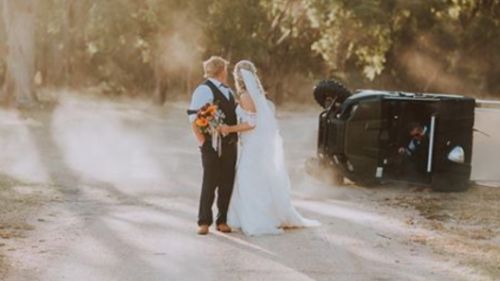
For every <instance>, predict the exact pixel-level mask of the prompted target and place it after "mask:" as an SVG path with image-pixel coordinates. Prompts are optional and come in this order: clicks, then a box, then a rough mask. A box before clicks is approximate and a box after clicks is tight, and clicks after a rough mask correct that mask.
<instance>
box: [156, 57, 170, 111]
mask: <svg viewBox="0 0 500 281" xmlns="http://www.w3.org/2000/svg"><path fill="white" fill-rule="evenodd" d="M159 61H161V60H158V61H157V62H155V63H154V73H155V91H154V101H155V102H156V103H157V104H159V105H163V104H164V103H165V101H166V100H167V89H168V84H169V83H168V79H167V77H166V73H165V72H166V71H165V70H164V68H163V66H162V64H161V63H160V62H159Z"/></svg>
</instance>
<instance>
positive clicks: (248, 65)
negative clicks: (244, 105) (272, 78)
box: [233, 60, 257, 94]
mask: <svg viewBox="0 0 500 281" xmlns="http://www.w3.org/2000/svg"><path fill="white" fill-rule="evenodd" d="M241 69H245V70H248V71H250V72H252V73H253V74H255V76H257V68H256V67H255V65H254V64H253V62H251V61H249V60H241V61H239V62H238V63H237V64H236V65H235V66H234V71H233V76H234V83H235V85H236V92H237V93H238V94H241V93H243V92H244V91H246V87H245V81H244V80H243V76H242V74H241V71H240V70H241Z"/></svg>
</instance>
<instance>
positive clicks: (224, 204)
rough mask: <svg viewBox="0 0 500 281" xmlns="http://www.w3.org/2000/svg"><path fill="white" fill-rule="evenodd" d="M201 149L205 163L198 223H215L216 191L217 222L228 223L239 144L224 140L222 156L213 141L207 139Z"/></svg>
mask: <svg viewBox="0 0 500 281" xmlns="http://www.w3.org/2000/svg"><path fill="white" fill-rule="evenodd" d="M200 150H201V160H202V164H203V183H202V187H201V196H200V207H199V212H198V225H211V224H212V223H213V215H212V205H213V203H214V200H215V193H216V192H217V208H218V210H219V212H218V214H217V220H216V224H217V225H219V224H222V223H226V221H227V211H228V208H229V200H230V199H231V194H232V192H233V185H234V178H235V173H236V158H237V153H238V151H237V144H236V142H234V143H224V142H223V144H222V154H221V156H220V157H219V155H218V153H217V152H216V151H215V150H214V149H213V147H212V142H211V141H205V143H204V144H203V146H202V147H201V148H200Z"/></svg>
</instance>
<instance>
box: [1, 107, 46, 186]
mask: <svg viewBox="0 0 500 281" xmlns="http://www.w3.org/2000/svg"><path fill="white" fill-rule="evenodd" d="M39 126H42V124H40V123H39V122H37V121H35V120H33V119H29V118H23V117H22V116H21V115H20V113H19V112H16V111H7V110H0V151H1V153H0V171H2V172H1V173H2V174H4V175H6V176H8V177H10V178H12V179H15V180H17V181H21V182H23V183H45V182H47V181H48V180H49V177H48V174H47V171H46V170H45V167H44V166H43V163H42V161H41V158H40V152H39V150H38V148H37V144H36V142H35V139H34V137H33V135H32V133H31V128H33V127H39Z"/></svg>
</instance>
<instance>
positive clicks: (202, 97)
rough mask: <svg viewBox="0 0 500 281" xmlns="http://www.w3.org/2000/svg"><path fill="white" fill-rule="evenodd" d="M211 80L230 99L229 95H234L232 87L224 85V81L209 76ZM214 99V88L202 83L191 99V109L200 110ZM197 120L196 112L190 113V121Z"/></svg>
mask: <svg viewBox="0 0 500 281" xmlns="http://www.w3.org/2000/svg"><path fill="white" fill-rule="evenodd" d="M208 80H210V82H212V83H214V85H215V86H216V87H217V88H218V89H219V90H220V91H221V92H222V94H223V95H224V96H225V97H226V99H228V100H229V97H230V96H231V95H232V92H231V89H229V88H228V87H227V86H224V84H222V82H220V81H219V80H217V79H214V78H208ZM213 101H214V95H213V93H212V90H210V88H209V87H208V86H207V85H204V84H201V85H200V86H198V87H197V88H196V89H195V90H194V92H193V97H192V99H191V105H190V106H189V109H191V110H199V109H200V108H201V107H202V106H204V105H205V104H207V103H212V102H213ZM194 120H196V114H191V115H189V122H191V123H193V122H194Z"/></svg>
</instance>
